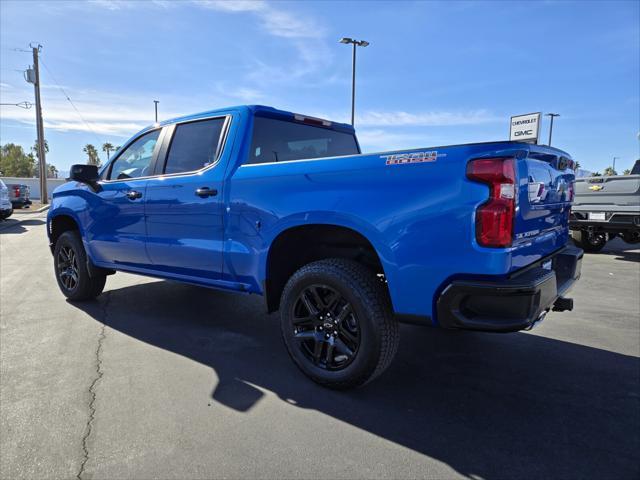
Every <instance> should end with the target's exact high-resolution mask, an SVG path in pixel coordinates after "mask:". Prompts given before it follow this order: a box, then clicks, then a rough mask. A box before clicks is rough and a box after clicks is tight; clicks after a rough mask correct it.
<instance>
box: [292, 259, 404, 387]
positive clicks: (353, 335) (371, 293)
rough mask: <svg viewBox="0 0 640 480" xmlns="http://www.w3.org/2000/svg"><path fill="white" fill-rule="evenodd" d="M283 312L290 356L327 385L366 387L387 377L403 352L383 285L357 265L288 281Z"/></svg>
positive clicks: (303, 272)
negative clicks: (399, 349)
mask: <svg viewBox="0 0 640 480" xmlns="http://www.w3.org/2000/svg"><path fill="white" fill-rule="evenodd" d="M280 309H281V314H280V315H281V328H282V337H283V339H284V342H285V344H286V346H287V350H288V351H289V355H290V356H291V358H292V359H293V361H294V363H295V364H296V365H297V366H298V368H300V370H302V372H303V373H304V374H305V375H307V376H308V377H309V378H311V379H312V380H313V381H315V382H317V383H319V384H321V385H323V386H326V387H330V388H336V389H346V388H351V387H357V386H360V385H364V384H365V383H367V382H369V381H371V380H373V379H374V378H375V377H377V376H378V375H380V374H381V373H382V372H384V370H385V369H386V368H387V367H388V366H389V364H390V363H391V361H392V359H393V357H394V356H395V353H396V351H397V349H398V341H399V331H398V323H397V321H396V319H395V318H394V316H393V312H392V310H391V304H390V300H389V296H388V293H387V291H386V289H385V288H384V284H383V283H382V282H380V281H379V280H378V278H377V277H376V275H375V274H374V273H373V272H371V271H370V270H369V269H367V268H365V267H364V266H362V265H360V264H358V263H356V262H354V261H351V260H345V259H328V260H321V261H318V262H314V263H310V264H308V265H306V266H304V267H302V268H301V269H300V270H298V271H297V272H296V273H294V274H293V276H292V277H291V278H290V279H289V281H288V282H287V285H286V286H285V288H284V291H283V293H282V300H281V303H280Z"/></svg>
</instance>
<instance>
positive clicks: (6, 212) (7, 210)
mask: <svg viewBox="0 0 640 480" xmlns="http://www.w3.org/2000/svg"><path fill="white" fill-rule="evenodd" d="M12 213H13V205H12V204H11V201H10V200H9V189H8V188H7V186H6V185H5V184H4V182H3V181H2V180H0V220H5V219H7V218H9V217H10V216H11V214H12Z"/></svg>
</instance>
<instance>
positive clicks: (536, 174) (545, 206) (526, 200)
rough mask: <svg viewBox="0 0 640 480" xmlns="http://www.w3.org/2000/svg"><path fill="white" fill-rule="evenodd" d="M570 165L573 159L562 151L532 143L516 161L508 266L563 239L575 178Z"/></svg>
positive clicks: (549, 250) (523, 263)
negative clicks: (516, 184)
mask: <svg viewBox="0 0 640 480" xmlns="http://www.w3.org/2000/svg"><path fill="white" fill-rule="evenodd" d="M570 165H573V161H572V160H571V159H570V158H569V156H568V155H567V154H566V153H564V152H562V151H560V150H556V149H553V148H548V147H538V146H532V147H531V150H530V151H529V154H528V156H527V157H526V158H524V159H522V160H521V161H520V162H519V164H518V178H519V185H520V188H519V195H518V207H517V210H516V221H515V225H514V243H513V247H514V251H513V256H512V270H515V269H517V268H521V267H523V266H526V265H529V264H530V263H532V262H533V261H535V260H537V259H539V258H542V257H544V256H547V255H549V254H551V253H553V252H554V251H556V250H558V249H559V248H561V247H563V246H564V245H565V244H566V243H567V241H568V238H569V211H570V208H571V201H572V198H573V191H574V182H575V175H574V171H573V170H572V169H571V168H570Z"/></svg>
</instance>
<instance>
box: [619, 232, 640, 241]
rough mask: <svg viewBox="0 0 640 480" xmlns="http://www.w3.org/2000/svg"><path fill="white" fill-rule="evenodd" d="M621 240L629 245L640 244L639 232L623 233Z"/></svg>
mask: <svg viewBox="0 0 640 480" xmlns="http://www.w3.org/2000/svg"><path fill="white" fill-rule="evenodd" d="M622 239H623V240H624V241H625V242H627V243H631V244H635V243H640V232H624V233H623V234H622Z"/></svg>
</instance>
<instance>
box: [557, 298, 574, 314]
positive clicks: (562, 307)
mask: <svg viewBox="0 0 640 480" xmlns="http://www.w3.org/2000/svg"><path fill="white" fill-rule="evenodd" d="M567 310H569V311H571V310H573V298H566V297H558V299H557V300H556V301H555V303H554V304H553V311H554V312H565V311H567Z"/></svg>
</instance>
